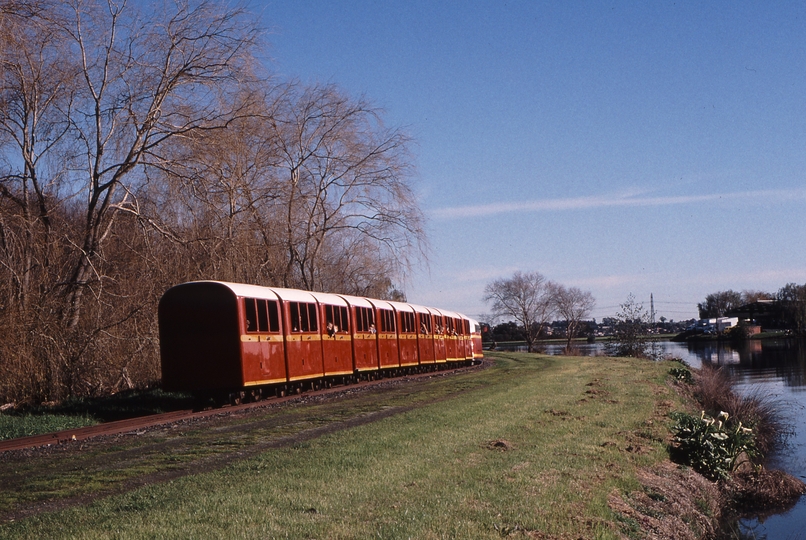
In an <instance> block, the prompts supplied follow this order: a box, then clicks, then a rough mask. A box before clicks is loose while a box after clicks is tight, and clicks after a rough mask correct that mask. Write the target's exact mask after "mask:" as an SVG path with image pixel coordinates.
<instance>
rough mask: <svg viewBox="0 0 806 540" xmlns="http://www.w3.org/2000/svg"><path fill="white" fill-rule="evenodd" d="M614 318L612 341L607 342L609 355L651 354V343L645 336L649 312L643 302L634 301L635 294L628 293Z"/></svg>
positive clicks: (639, 355)
mask: <svg viewBox="0 0 806 540" xmlns="http://www.w3.org/2000/svg"><path fill="white" fill-rule="evenodd" d="M615 319H616V322H615V325H614V332H613V341H611V342H609V343H608V344H607V353H608V354H609V355H610V356H632V357H635V358H647V357H651V356H653V354H652V349H653V347H652V343H651V342H650V341H649V340H648V339H647V337H646V329H647V325H648V324H649V314H648V313H647V312H646V310H645V309H644V306H643V304H639V303H637V302H636V301H635V296H633V295H632V294H630V295H629V296H628V297H627V301H626V302H624V303H623V304H621V310H620V311H619V312H618V313H617V314H616V317H615Z"/></svg>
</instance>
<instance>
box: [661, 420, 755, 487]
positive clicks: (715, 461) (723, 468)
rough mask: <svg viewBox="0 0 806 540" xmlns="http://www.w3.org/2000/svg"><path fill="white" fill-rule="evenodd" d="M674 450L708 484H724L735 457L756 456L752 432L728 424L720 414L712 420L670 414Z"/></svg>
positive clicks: (734, 463)
mask: <svg viewBox="0 0 806 540" xmlns="http://www.w3.org/2000/svg"><path fill="white" fill-rule="evenodd" d="M672 418H673V419H674V420H675V421H676V424H675V425H674V426H673V427H672V431H673V432H674V443H675V445H676V450H677V452H678V454H679V455H680V457H681V460H682V461H684V462H685V463H686V464H687V465H690V466H691V467H692V468H694V470H696V471H697V472H699V473H700V474H702V475H703V476H705V477H706V478H709V479H711V480H727V479H728V478H729V477H730V473H731V472H733V470H734V467H735V466H736V462H737V460H738V459H739V456H741V455H742V454H745V455H747V456H748V457H749V458H750V459H753V458H754V457H755V456H756V448H755V443H754V436H753V430H752V429H750V428H748V427H745V426H743V425H742V423H741V422H740V421H739V422H735V423H734V422H730V423H729V422H728V419H729V415H728V413H726V412H724V411H723V412H720V413H719V415H717V417H716V418H712V417H710V416H708V415H706V414H705V411H703V412H702V414H701V415H700V416H699V418H698V417H696V416H692V415H690V414H687V413H672Z"/></svg>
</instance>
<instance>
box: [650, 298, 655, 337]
mask: <svg viewBox="0 0 806 540" xmlns="http://www.w3.org/2000/svg"><path fill="white" fill-rule="evenodd" d="M649 318H650V320H651V322H652V328H655V296H654V295H653V294H652V293H649Z"/></svg>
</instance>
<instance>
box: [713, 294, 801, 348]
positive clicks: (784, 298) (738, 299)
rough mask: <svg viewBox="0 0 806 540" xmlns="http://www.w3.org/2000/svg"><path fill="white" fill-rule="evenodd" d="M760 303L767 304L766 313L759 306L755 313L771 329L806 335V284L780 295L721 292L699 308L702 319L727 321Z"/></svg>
mask: <svg viewBox="0 0 806 540" xmlns="http://www.w3.org/2000/svg"><path fill="white" fill-rule="evenodd" d="M756 303H763V304H767V305H768V307H766V308H765V309H764V310H763V311H762V310H759V309H758V306H756V310H755V313H756V314H757V316H758V317H759V318H760V319H762V320H763V321H764V323H765V324H766V325H767V326H770V327H772V328H777V329H787V330H791V331H793V332H795V333H796V334H798V335H801V336H803V335H806V284H803V285H798V284H797V283H788V284H786V285H784V286H783V287H781V288H780V289H778V291H777V292H776V293H768V292H763V291H742V292H736V291H733V290H730V289H729V290H727V291H718V292H715V293H711V294H709V295H707V296H706V297H705V301H704V302H701V303H699V304H697V308H698V309H699V314H700V318H701V319H710V318H715V317H724V316H727V315H730V314H731V313H733V312H738V311H739V309H740V308H742V307H745V306H750V305H752V304H756Z"/></svg>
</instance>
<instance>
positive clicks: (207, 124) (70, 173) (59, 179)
mask: <svg viewBox="0 0 806 540" xmlns="http://www.w3.org/2000/svg"><path fill="white" fill-rule="evenodd" d="M256 19H257V18H256V17H255V16H254V15H252V14H250V13H248V12H246V11H244V10H243V9H241V8H238V7H231V6H230V5H228V4H227V3H220V2H212V1H209V2H208V1H192V0H176V1H165V2H157V3H155V4H154V5H150V6H145V5H143V4H141V3H134V2H132V3H126V2H112V1H106V0H69V1H63V0H0V66H1V67H0V335H2V340H0V401H2V402H9V401H16V402H21V401H27V402H40V401H50V400H61V399H63V398H65V397H68V396H86V395H98V394H105V393H111V392H116V391H119V390H122V389H127V388H134V387H141V386H145V385H149V384H153V383H154V382H156V381H158V380H159V377H160V370H159V355H158V332H157V327H156V304H157V302H158V300H159V298H160V296H161V295H162V293H163V292H164V291H165V290H166V289H167V288H168V287H170V286H172V285H174V284H177V283H180V282H184V281H189V280H195V279H217V280H229V281H239V282H248V283H254V284H262V285H274V286H284V287H299V288H304V289H317V290H328V291H334V292H341V293H351V294H360V295H367V296H374V297H379V298H393V299H400V298H401V297H402V293H401V292H400V291H398V290H397V288H396V284H398V283H400V280H401V279H402V276H403V275H404V273H405V272H406V270H407V269H409V268H410V267H411V265H412V264H414V263H415V262H416V261H417V260H418V259H420V258H421V257H423V256H424V253H425V251H426V237H425V233H424V226H423V219H424V218H423V215H422V212H421V210H420V208H419V207H418V204H417V201H416V198H415V195H414V191H413V188H412V184H411V181H412V177H413V176H412V166H411V157H410V154H409V147H410V143H411V141H410V140H409V138H408V137H407V136H406V134H405V133H403V132H402V131H400V130H398V129H395V128H389V127H387V126H385V125H384V123H383V120H382V117H381V115H380V112H379V111H378V110H377V109H375V108H373V107H372V106H371V105H370V104H369V103H368V102H367V101H366V100H364V99H362V98H354V97H351V96H349V95H346V94H345V93H344V92H343V91H342V90H340V89H339V88H337V87H335V86H333V85H304V84H301V83H299V82H297V81H289V80H278V79H276V78H274V77H272V76H271V75H270V74H269V73H268V72H267V69H266V66H264V65H262V64H261V63H260V62H259V61H258V58H259V57H260V56H261V55H265V51H266V48H265V47H264V44H263V43H262V42H261V39H260V31H259V28H258V27H257V26H256V24H255V20H256Z"/></svg>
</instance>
